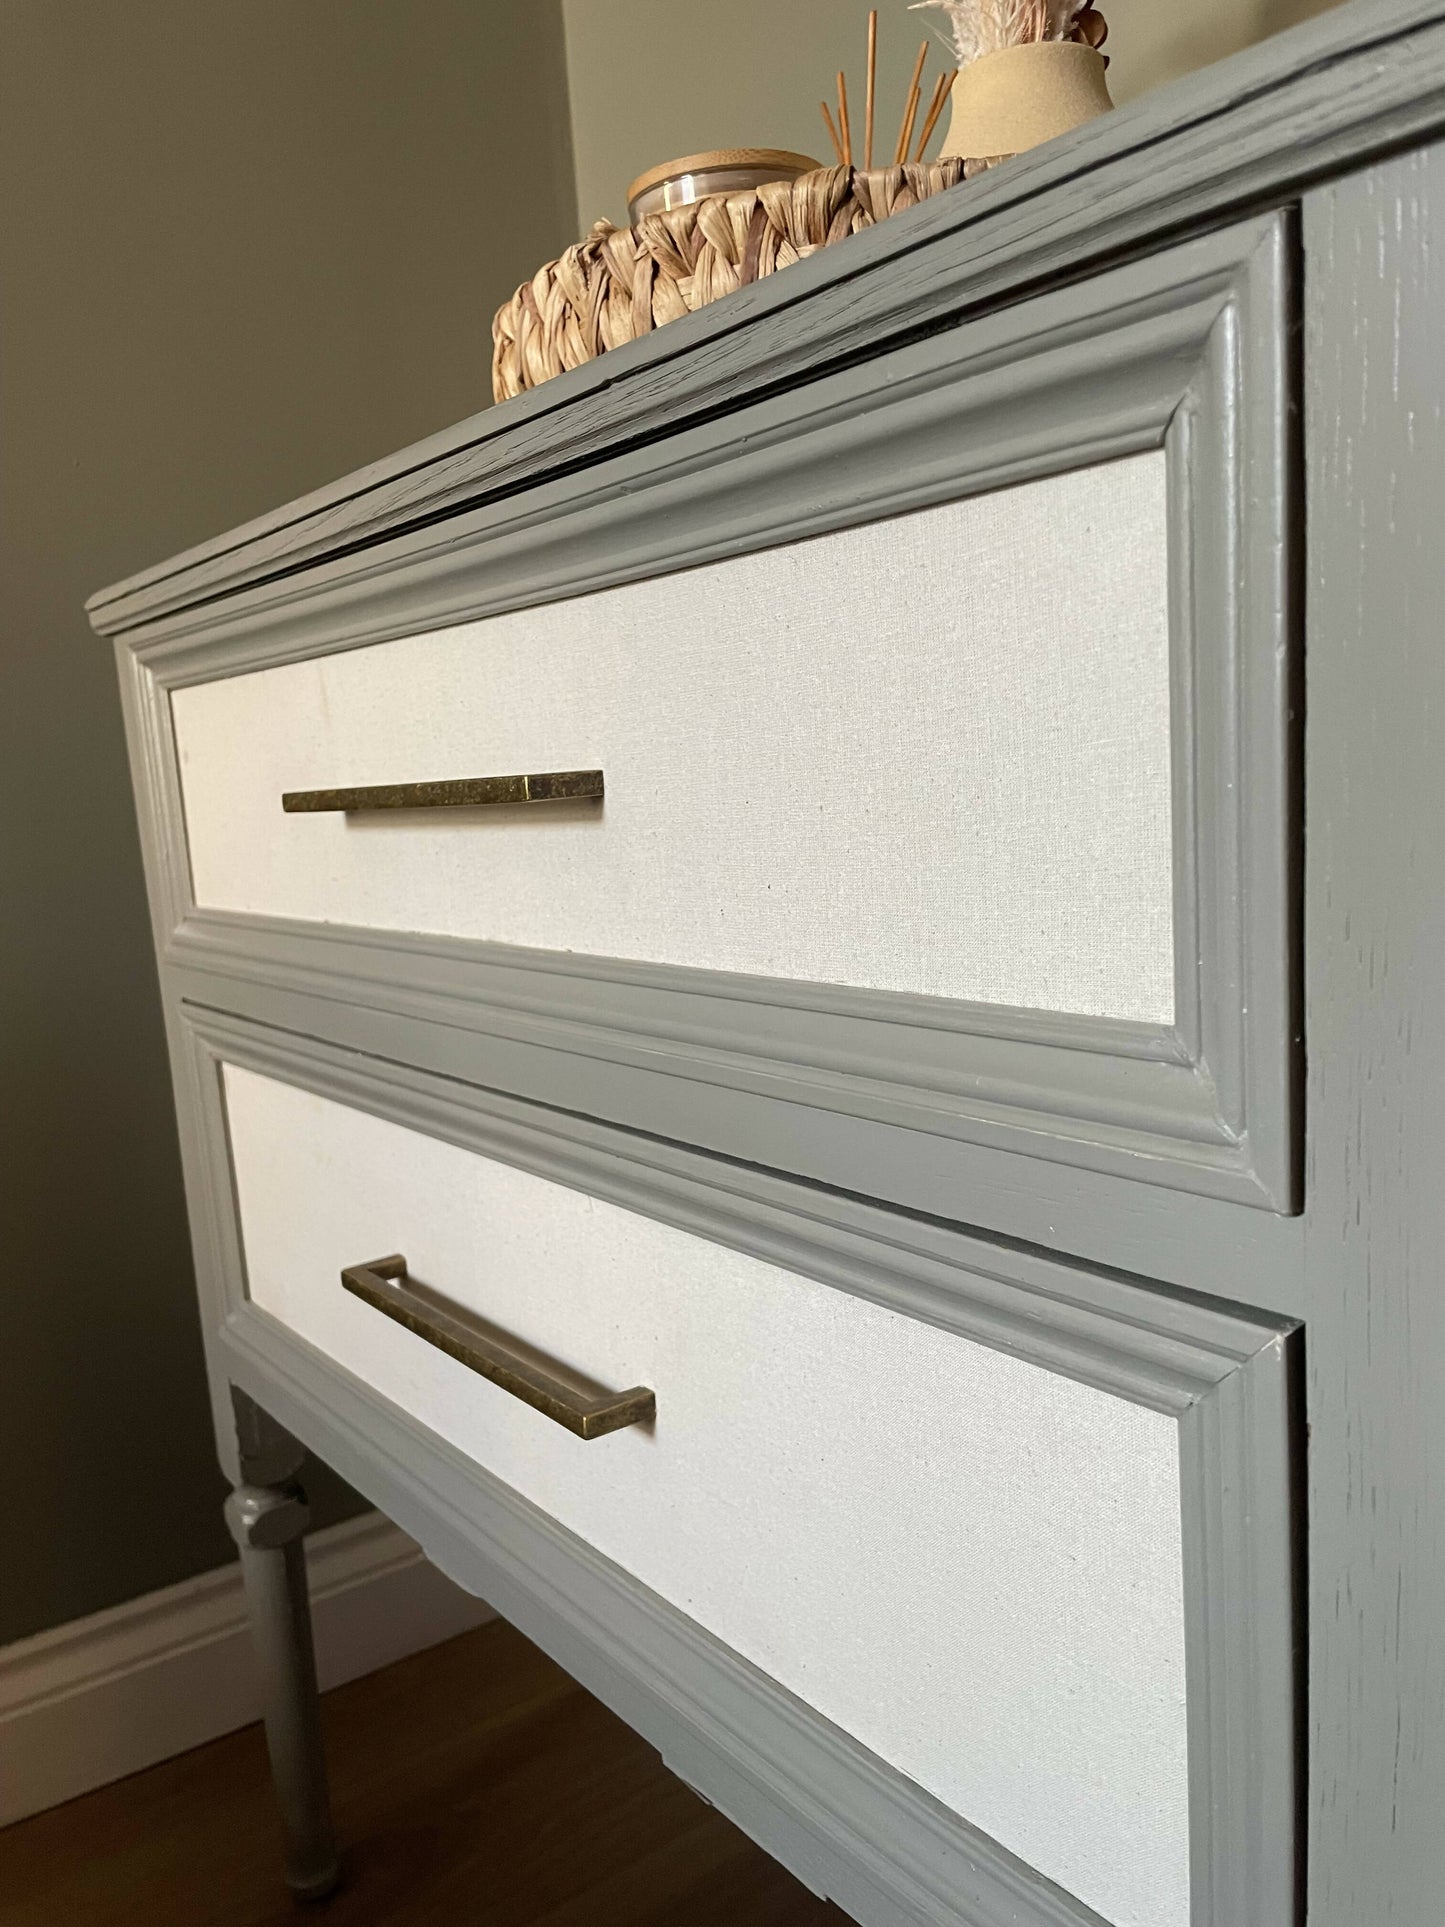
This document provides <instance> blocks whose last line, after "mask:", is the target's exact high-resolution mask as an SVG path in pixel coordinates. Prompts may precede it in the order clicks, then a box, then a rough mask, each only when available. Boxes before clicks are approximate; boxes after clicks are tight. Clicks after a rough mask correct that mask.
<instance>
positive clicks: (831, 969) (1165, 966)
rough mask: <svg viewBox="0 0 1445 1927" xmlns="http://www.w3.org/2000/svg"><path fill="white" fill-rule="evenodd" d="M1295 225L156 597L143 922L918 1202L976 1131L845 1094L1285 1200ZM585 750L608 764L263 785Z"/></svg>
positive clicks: (275, 1015) (149, 670)
mask: <svg viewBox="0 0 1445 1927" xmlns="http://www.w3.org/2000/svg"><path fill="white" fill-rule="evenodd" d="M1290 246H1291V243H1290V237H1289V232H1288V229H1287V227H1286V226H1285V224H1284V223H1283V222H1282V221H1281V220H1278V219H1268V220H1261V221H1258V222H1252V223H1250V224H1248V225H1247V226H1245V227H1243V228H1240V229H1237V230H1235V231H1233V232H1230V233H1228V234H1222V235H1216V236H1212V237H1210V238H1209V239H1207V240H1205V241H1199V242H1193V243H1191V244H1189V245H1188V246H1187V247H1183V248H1180V249H1178V250H1176V251H1174V252H1173V253H1170V254H1165V255H1161V256H1159V257H1157V258H1155V259H1152V260H1150V261H1147V262H1142V263H1138V264H1135V265H1133V266H1130V267H1127V268H1121V269H1118V270H1116V271H1114V272H1113V273H1111V274H1108V275H1102V276H1099V277H1097V278H1096V279H1095V280H1093V281H1090V282H1089V283H1088V284H1087V285H1085V286H1083V287H1081V288H1077V289H1073V290H1069V291H1067V292H1065V293H1055V294H1051V295H1047V296H1041V297H1039V298H1038V299H1036V300H1034V301H1030V302H1025V303H1021V304H1019V305H1018V306H1017V307H1015V308H1011V309H1008V310H1006V311H1003V312H1001V313H999V314H996V315H992V316H988V317H985V318H982V319H978V320H974V321H970V322H968V323H966V324H965V325H962V326H960V327H958V328H956V329H954V330H952V331H951V332H948V333H945V334H940V335H936V336H932V337H930V338H929V339H928V340H927V341H925V342H921V343H917V344H914V345H912V346H909V347H906V348H900V349H896V350H893V351H892V352H890V353H888V354H886V355H880V356H878V357H876V358H875V359H874V360H872V361H870V362H868V363H866V364H865V365H863V366H860V367H857V368H851V369H848V370H844V371H842V372H839V373H837V374H835V375H830V376H828V377H827V378H825V379H823V380H820V381H817V382H814V383H812V384H810V385H808V386H807V387H805V388H801V389H799V390H797V391H795V392H792V393H790V394H787V395H783V396H780V397H777V398H775V399H774V400H772V401H770V402H768V403H765V404H757V405H755V406H753V407H751V408H748V409H745V410H740V411H738V412H737V413H736V414H734V415H730V416H726V417H723V418H722V419H720V420H716V421H709V422H706V423H700V424H695V425H693V426H690V427H687V428H685V429H682V430H680V431H679V432H677V433H675V434H673V435H671V436H668V437H667V438H665V439H663V440H661V441H659V442H656V443H654V444H652V445H650V446H648V447H647V448H644V449H641V450H638V451H634V452H632V453H630V454H628V455H626V456H617V457H613V458H611V459H610V460H609V461H606V462H602V463H598V464H597V465H595V467H592V468H587V469H583V470H582V471H581V472H580V473H579V474H577V475H575V476H569V477H565V478H563V479H561V480H553V481H551V482H549V483H547V484H546V485H545V486H542V487H538V488H536V489H533V490H531V491H523V492H522V493H520V494H519V495H517V496H516V497H514V498H508V499H507V500H505V501H502V502H498V503H495V504H493V505H491V506H490V507H487V508H481V509H477V510H475V511H472V512H469V513H468V514H467V515H466V516H464V517H459V518H457V520H456V521H455V522H454V523H450V524H448V525H447V527H446V531H445V535H444V538H442V539H438V538H436V537H435V536H433V535H431V534H415V535H412V536H409V537H407V538H405V539H404V540H399V541H398V542H396V543H394V544H391V545H388V546H387V547H386V548H385V549H383V550H382V551H379V552H371V551H364V552H361V553H358V554H356V555H350V556H344V557H338V558H336V559H334V560H333V561H331V562H329V563H328V564H326V565H325V566H324V567H323V568H319V569H317V570H314V571H309V572H306V573H305V574H304V575H303V576H302V577H300V578H297V579H296V580H295V581H292V582H288V583H287V584H285V585H284V586H283V585H277V586H274V587H273V586H265V587H262V588H260V589H255V590H250V591H248V592H247V593H246V595H245V596H243V597H240V598H237V599H236V601H235V603H234V604H233V605H229V606H228V605H225V604H220V605H217V607H216V609H215V610H214V611H213V612H207V613H205V614H203V615H201V616H199V617H192V618H188V623H189V628H188V629H186V630H185V631H184V633H177V634H176V635H174V636H165V637H160V638H157V639H155V640H154V641H147V642H145V643H144V644H142V645H139V646H138V647H137V649H136V652H135V663H136V668H137V671H138V678H139V680H138V687H139V693H140V697H141V701H140V713H141V730H142V741H141V753H140V754H139V756H138V758H137V766H138V768H139V770H140V772H141V777H142V784H143V788H149V790H150V796H149V799H148V801H149V819H150V822H151V825H152V829H153V839H154V840H155V841H156V842H157V843H159V844H160V845H161V846H162V847H161V851H160V855H161V859H162V860H161V862H160V863H159V864H158V865H156V866H154V868H153V875H154V876H158V877H159V878H160V900H159V910H160V917H161V923H162V927H163V935H164V940H165V941H166V942H167V943H169V944H170V947H171V948H170V954H171V957H172V959H173V960H174V961H175V962H177V963H179V964H182V965H184V966H185V967H186V968H188V969H205V970H207V971H211V972H216V971H220V972H224V973H226V974H228V975H229V976H230V977H231V979H232V980H233V983H235V982H239V983H240V984H241V985H242V986H244V987H245V988H243V989H239V990H238V989H235V988H232V989H230V990H228V991H226V992H225V993H224V996H223V995H222V993H220V992H218V991H216V990H215V988H214V986H213V987H212V988H211V989H210V990H208V991H207V992H206V1000H208V1001H226V1002H227V1003H228V1005H229V1007H231V1008H238V1009H239V1008H242V1007H243V1004H242V1003H241V1002H237V1001H235V1000H236V999H238V998H241V999H245V998H249V999H250V1001H249V1002H246V1003H245V1004H244V1007H245V1008H247V1009H250V1010H251V1011H252V1014H254V1015H258V1016H262V1017H264V1018H265V1019H266V1020H268V1021H271V1022H273V1023H278V1024H283V1025H286V1026H288V1027H291V1028H299V1029H306V1030H310V1031H312V1032H315V1031H316V1030H317V1029H318V1028H319V1029H323V1030H325V1031H327V1032H328V1033H332V1034H336V1035H337V1036H338V1038H339V1039H340V1040H341V1041H345V1042H348V1043H351V1044H354V1045H356V1046H357V1047H359V1048H365V1049H386V1050H390V1051H392V1052H393V1053H396V1052H398V1051H400V1050H402V1049H403V1048H404V1049H405V1050H406V1051H407V1052H408V1053H411V1052H415V1051H417V1050H419V1049H420V1050H423V1051H425V1049H427V1048H429V1047H428V1046H426V1045H425V1042H424V1040H423V1042H422V1043H421V1044H419V1043H418V1041H417V1037H416V1035H415V1033H414V1032H413V1033H411V1034H409V1035H408V1037H407V1038H406V1040H405V1042H404V1044H403V1043H402V1041H401V1040H400V1039H399V1038H398V1037H397V1036H396V1035H395V1034H393V1033H391V1032H387V1031H386V1029H385V1027H386V1025H387V1023H388V1022H389V1021H390V1020H391V1019H394V1018H397V1017H400V1016H403V1015H405V1016H408V1017H412V1016H422V1017H428V1018H433V1019H436V1020H439V1022H440V1024H441V1025H442V1026H444V1036H443V1035H442V1034H441V1033H439V1041H437V1043H436V1055H435V1059H434V1060H433V1058H427V1059H426V1061H428V1062H431V1061H436V1063H437V1067H438V1068H445V1069H448V1070H449V1071H451V1072H452V1073H453V1074H458V1075H465V1076H469V1077H474V1078H475V1079H476V1080H477V1081H480V1082H486V1083H490V1084H493V1085H495V1086H497V1087H499V1088H505V1089H511V1090H516V1091H518V1092H519V1093H521V1094H523V1095H526V1096H529V1097H534V1098H539V1099H543V1100H545V1101H546V1102H548V1103H552V1104H556V1105H560V1106H563V1107H565V1108H569V1109H575V1110H580V1111H586V1112H588V1113H590V1114H593V1115H598V1116H605V1117H611V1118H615V1119H617V1120H618V1121H619V1122H623V1123H626V1124H628V1125H631V1126H635V1127H639V1128H642V1129H647V1130H651V1131H655V1132H657V1133H659V1134H662V1135H669V1136H673V1137H681V1138H684V1139H687V1140H689V1141H692V1142H696V1143H699V1144H702V1145H705V1146H706V1147H707V1148H709V1149H714V1150H720V1151H725V1152H728V1153H730V1154H733V1155H740V1156H745V1157H749V1158H754V1159H762V1160H763V1161H766V1162H771V1163H773V1164H775V1165H782V1166H784V1167H786V1168H788V1169H792V1170H796V1171H800V1172H802V1173H804V1174H806V1175H808V1176H811V1177H821V1178H823V1179H826V1180H828V1181H831V1182H834V1183H839V1184H845V1185H848V1186H850V1187H851V1188H867V1189H870V1190H872V1189H875V1188H876V1189H878V1190H880V1191H882V1192H884V1193H886V1194H887V1195H890V1196H893V1197H895V1198H897V1199H899V1201H901V1202H906V1203H909V1204H913V1205H918V1206H921V1207H922V1208H925V1209H931V1210H939V1211H942V1212H944V1213H946V1214H948V1215H955V1216H956V1215H959V1212H960V1206H959V1202H958V1191H959V1185H960V1181H961V1167H960V1166H959V1165H958V1164H956V1163H955V1164H952V1165H950V1164H949V1162H948V1161H947V1159H946V1158H945V1159H942V1160H940V1159H939V1158H938V1157H937V1156H936V1155H935V1153H934V1152H930V1153H929V1154H928V1156H927V1157H926V1158H916V1157H914V1156H913V1155H912V1145H911V1142H910V1141H909V1140H908V1139H906V1138H905V1139H904V1140H902V1141H900V1140H898V1139H897V1137H896V1135H895V1136H894V1137H893V1138H892V1139H890V1142H889V1144H888V1145H887V1146H884V1145H883V1144H882V1143H881V1141H879V1142H878V1143H876V1144H875V1143H874V1142H873V1141H872V1140H871V1139H870V1138H869V1136H868V1131H869V1130H870V1129H871V1128H872V1127H873V1126H875V1125H877V1126H886V1127H887V1130H888V1131H889V1132H890V1133H895V1134H896V1133H897V1132H898V1131H900V1130H901V1131H903V1132H905V1133H926V1134H927V1136H928V1137H929V1138H930V1139H934V1140H940V1139H941V1140H945V1141H950V1142H953V1143H958V1144H972V1145H975V1146H983V1147H986V1148H987V1149H988V1151H989V1152H993V1151H997V1150H1003V1151H1006V1152H1024V1153H1027V1154H1028V1155H1029V1156H1030V1157H1031V1158H1045V1159H1052V1160H1056V1161H1058V1162H1061V1163H1065V1164H1073V1165H1082V1166H1086V1167H1089V1168H1090V1169H1092V1170H1094V1171H1099V1172H1104V1173H1109V1174H1116V1175H1122V1176H1127V1177H1136V1178H1142V1179H1144V1180H1146V1181H1148V1182H1151V1183H1155V1184H1165V1185H1175V1186H1179V1187H1182V1188H1187V1189H1190V1190H1195V1191H1200V1192H1205V1193H1211V1194H1214V1195H1220V1196H1225V1197H1229V1198H1233V1199H1237V1200H1241V1201H1245V1202H1250V1203H1255V1204H1265V1205H1268V1206H1270V1207H1272V1208H1274V1209H1276V1210H1289V1209H1291V1208H1293V1205H1294V1199H1295V1185H1296V1171H1297V1166H1298V1144H1297V1141H1296V1135H1295V1130H1294V1118H1293V1101H1292V1093H1293V1084H1294V1080H1295V1074H1296V1062H1297V1041H1298V1040H1297V1038H1296V1036H1295V1024H1294V1012H1293V992H1292V982H1293V956H1292V944H1293V936H1292V932H1293V906H1292V900H1291V872H1292V863H1293V855H1294V847H1293V846H1294V836H1295V825H1294V823H1293V822H1292V782H1293V778H1292V771H1291V751H1290V743H1291V726H1290V686H1291V676H1292V648H1291V645H1292V640H1293V631H1292V621H1293V616H1292V610H1291V607H1290V598H1291V585H1292V583H1293V581H1294V577H1295V570H1296V559H1295V557H1294V556H1293V555H1292V553H1291V545H1292V543H1293V541H1294V539H1295V518H1294V513H1293V504H1292V494H1293V474H1292V453H1293V447H1292V437H1291V431H1290V407H1291V392H1290V382H1291V379H1292V375H1291V354H1290V347H1289V343H1290V318H1289V281H1290ZM579 770H587V771H599V772H600V773H601V780H602V782H603V784H604V785H605V796H603V797H601V798H593V799H591V800H583V801H575V800H574V801H568V802H555V801H552V802H539V803H527V804H519V805H514V806H504V807H491V808H477V807H470V808H433V807H428V808H406V809H385V810H377V811H367V812H360V813H358V812H349V813H347V812H342V811H339V810H338V811H332V812H329V813H328V812H316V813H300V814H297V813H288V812H285V811H283V808H282V798H283V795H286V794H287V793H291V792H314V791H330V790H345V791H355V790H358V789H365V788H368V787H375V786H381V785H421V786H436V785H445V784H448V783H458V782H464V781H468V780H472V779H477V778H487V777H496V776H516V775H521V774H524V773H526V774H547V773H550V772H557V771H579ZM177 924H179V926H180V928H179V931H177V930H176V929H175V926H176V925H177ZM263 984H264V986H265V987H266V989H267V992H268V994H273V995H277V996H280V995H282V994H283V993H284V997H289V998H291V999H292V1001H291V1002H289V1003H287V1002H285V1001H284V1000H283V1001H281V1002H276V1001H272V1002H271V1003H268V1004H267V1005H266V1007H265V1008H264V1009H262V1008H260V1007H259V1006H258V1005H257V1004H256V998H257V996H258V995H259V992H258V989H257V986H260V985H263ZM307 997H309V998H311V999H312V1000H313V1002H312V1003H310V1004H307V1003H305V1002H304V1001H303V1002H297V1001H295V999H297V998H303V999H304V998H307ZM317 999H319V1000H320V1001H319V1002H317V1001H315V1000H317ZM361 1013H364V1014H361ZM383 1032H385V1034H383ZM539 1047H545V1048H539ZM443 1050H444V1052H445V1059H446V1061H445V1062H442V1053H443ZM418 1061H420V1060H418ZM780 1107H786V1108H785V1109H783V1108H780ZM839 1119H847V1120H852V1121H853V1122H852V1123H850V1124H849V1125H848V1127H847V1130H848V1131H849V1132H851V1133H852V1135H851V1136H850V1139H849V1142H850V1145H851V1147H852V1148H851V1151H850V1159H851V1161H850V1162H846V1165H845V1161H843V1160H842V1159H841V1158H840V1154H839V1146H840V1144H841V1142H842V1140H841V1138H840V1135H839V1125H838V1120H839ZM860 1123H861V1126H862V1127H863V1131H862V1135H861V1136H859V1134H858V1126H859V1124H860ZM925 1164H928V1165H929V1168H930V1169H931V1170H933V1171H934V1172H935V1173H936V1177H930V1178H928V1179H927V1180H924V1179H922V1178H919V1180H918V1181H917V1182H913V1183H911V1184H910V1185H907V1186H899V1185H894V1184H893V1183H892V1182H891V1180H890V1178H889V1176H888V1173H889V1172H890V1171H897V1172H903V1171H907V1172H910V1173H913V1174H914V1175H915V1176H917V1174H918V1173H920V1172H922V1171H923V1169H924V1166H925Z"/></svg>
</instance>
